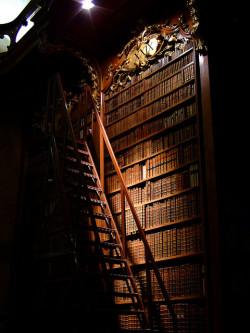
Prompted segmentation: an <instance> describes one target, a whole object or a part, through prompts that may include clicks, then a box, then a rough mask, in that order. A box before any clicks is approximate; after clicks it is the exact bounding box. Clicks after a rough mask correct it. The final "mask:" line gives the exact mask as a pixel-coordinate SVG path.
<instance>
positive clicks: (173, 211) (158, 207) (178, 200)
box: [145, 192, 200, 228]
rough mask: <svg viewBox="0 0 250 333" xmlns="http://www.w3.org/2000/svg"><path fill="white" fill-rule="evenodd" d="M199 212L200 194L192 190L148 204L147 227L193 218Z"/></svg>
mask: <svg viewBox="0 0 250 333" xmlns="http://www.w3.org/2000/svg"><path fill="white" fill-rule="evenodd" d="M199 213H200V200H199V194H197V193H196V192H192V193H188V194H183V195H179V196H174V197H172V198H169V199H167V200H165V201H163V202H159V201H158V202H154V203H153V204H150V205H147V206H146V219H145V223H146V226H147V228H154V227H156V226H161V225H165V224H168V223H173V222H177V221H182V220H185V219H188V218H192V217H195V216H198V215H199Z"/></svg>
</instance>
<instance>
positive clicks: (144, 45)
mask: <svg viewBox="0 0 250 333" xmlns="http://www.w3.org/2000/svg"><path fill="white" fill-rule="evenodd" d="M186 6H187V8H188V11H189V15H190V19H191V21H192V23H191V25H188V24H187V22H186V17H185V16H184V15H181V16H180V17H179V24H174V25H172V26H169V25H168V24H165V25H164V24H161V25H160V24H158V25H152V26H149V27H147V28H145V29H144V31H143V32H142V33H141V34H140V35H139V36H138V37H136V38H133V39H132V40H130V41H129V42H128V43H127V45H126V46H125V47H124V49H123V51H122V52H121V53H120V54H119V55H118V57H119V58H120V61H118V64H116V65H115V66H114V65H112V64H111V65H110V66H109V68H108V71H109V76H108V77H107V78H106V79H107V80H108V82H107V85H106V88H104V90H107V89H109V90H111V91H115V90H116V89H117V88H118V87H119V86H124V85H125V84H126V83H127V81H129V80H131V76H133V75H134V74H139V73H140V72H141V71H144V70H146V69H147V68H148V67H149V66H150V65H151V64H152V63H154V62H157V61H158V58H160V57H162V56H164V55H169V56H171V55H172V54H173V52H174V51H176V50H178V49H179V50H180V49H184V48H185V45H186V44H187V42H188V41H189V40H190V39H194V42H195V48H196V51H197V52H199V53H206V52H207V47H206V45H205V43H204V41H203V39H202V38H201V36H200V18H199V11H198V8H197V6H196V4H195V0H187V1H186Z"/></svg>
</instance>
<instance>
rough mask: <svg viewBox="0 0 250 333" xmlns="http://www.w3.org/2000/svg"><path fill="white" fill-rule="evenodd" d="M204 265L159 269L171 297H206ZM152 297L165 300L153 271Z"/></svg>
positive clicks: (183, 265)
mask: <svg viewBox="0 0 250 333" xmlns="http://www.w3.org/2000/svg"><path fill="white" fill-rule="evenodd" d="M203 270H204V268H203V265H202V264H198V263H195V264H190V263H186V264H182V265H176V266H170V267H164V268H159V272H160V274H161V277H162V280H163V282H164V284H165V286H166V289H167V292H168V295H169V296H170V297H185V296H186V297H187V296H195V295H196V296H202V295H204V281H203V276H204V272H203ZM151 284H152V295H153V298H155V299H158V300H160V299H164V298H163V295H162V291H161V288H160V285H159V283H158V280H157V278H156V276H155V273H154V272H153V271H151Z"/></svg>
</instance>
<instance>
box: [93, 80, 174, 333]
mask: <svg viewBox="0 0 250 333" xmlns="http://www.w3.org/2000/svg"><path fill="white" fill-rule="evenodd" d="M86 90H87V93H88V94H89V96H90V98H91V100H92V104H93V110H94V115H95V117H96V119H97V123H98V125H99V129H100V131H101V134H102V137H103V139H104V142H105V144H106V147H107V149H108V152H109V155H110V157H111V160H112V162H113V165H114V167H115V171H116V173H117V176H118V179H119V181H120V184H121V189H122V190H123V191H124V195H125V197H126V199H127V202H128V205H129V207H130V209H131V212H132V215H133V218H134V220H135V223H136V225H137V228H138V231H139V235H140V237H141V239H142V241H143V244H144V247H145V254H146V255H147V256H148V262H149V263H150V265H151V267H152V269H153V271H154V273H155V276H156V278H157V281H158V284H159V286H160V288H161V292H162V294H163V297H164V299H165V302H166V304H167V306H168V309H169V312H170V315H171V318H172V323H173V328H174V332H175V333H177V332H178V324H177V316H176V313H175V311H174V308H173V305H172V302H171V300H170V298H169V295H168V292H167V290H166V287H165V284H164V282H163V279H162V277H161V275H160V272H159V270H158V267H157V264H156V261H155V259H154V256H153V253H152V251H151V248H150V246H149V244H148V241H147V238H146V236H145V232H144V230H143V228H142V226H141V223H140V220H139V217H138V215H137V213H136V210H135V207H134V205H133V202H132V200H131V198H130V196H129V193H128V189H127V186H126V184H125V181H124V179H123V176H122V172H121V170H120V167H119V165H118V162H117V159H116V157H115V154H114V151H113V148H112V146H111V144H110V141H109V138H108V135H107V132H106V130H105V127H104V125H103V122H102V120H101V117H100V115H99V112H98V109H97V106H96V102H95V100H94V98H93V95H92V91H91V88H90V87H89V86H87V88H86Z"/></svg>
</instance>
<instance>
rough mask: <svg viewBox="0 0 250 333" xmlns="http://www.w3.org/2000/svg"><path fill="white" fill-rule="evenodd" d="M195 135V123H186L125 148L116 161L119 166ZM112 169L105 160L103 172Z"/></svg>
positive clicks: (133, 161)
mask: <svg viewBox="0 0 250 333" xmlns="http://www.w3.org/2000/svg"><path fill="white" fill-rule="evenodd" d="M196 135H197V126H196V124H195V123H193V124H190V125H186V126H185V127H183V128H180V129H176V130H173V131H171V132H169V133H165V134H163V135H162V136H161V137H159V138H156V139H151V140H148V141H146V142H142V143H139V144H137V145H136V146H134V147H132V148H130V149H128V150H126V151H125V152H124V153H123V154H120V155H118V156H117V162H118V164H119V166H120V167H124V166H126V165H128V164H131V163H135V162H137V161H139V160H141V159H143V158H147V157H150V156H151V155H153V154H156V153H158V152H161V151H162V150H164V149H167V148H169V147H171V146H174V145H176V144H179V143H180V142H182V141H185V140H188V139H190V138H193V137H194V136H196ZM113 170H114V166H113V162H112V161H111V160H107V161H106V162H105V173H108V172H111V171H113Z"/></svg>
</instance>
